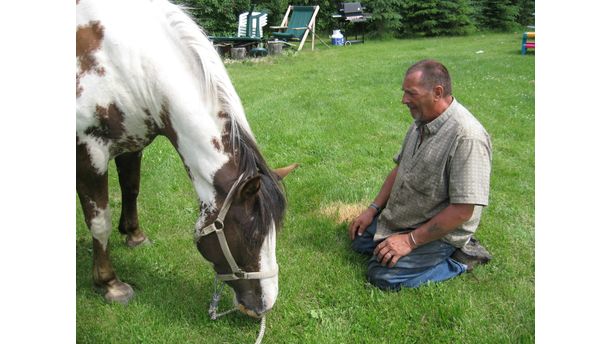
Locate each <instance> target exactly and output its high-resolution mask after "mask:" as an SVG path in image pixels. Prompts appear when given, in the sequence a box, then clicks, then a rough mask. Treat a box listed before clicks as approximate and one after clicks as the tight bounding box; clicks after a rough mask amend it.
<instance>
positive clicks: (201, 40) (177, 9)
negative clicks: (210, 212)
mask: <svg viewBox="0 0 612 344" xmlns="http://www.w3.org/2000/svg"><path fill="white" fill-rule="evenodd" d="M158 3H160V4H162V5H163V7H164V8H163V10H164V13H165V16H166V18H167V20H168V24H169V34H170V35H171V36H173V37H174V38H175V39H177V40H178V42H179V43H182V44H179V46H181V47H184V48H185V51H184V53H185V54H186V55H187V56H190V57H192V58H191V59H188V60H190V61H191V62H192V63H193V66H192V67H193V68H194V70H195V71H196V72H197V73H199V74H200V75H201V78H200V89H201V94H202V96H203V97H204V98H205V99H208V100H212V101H213V104H211V105H212V108H213V109H216V110H217V111H216V112H217V113H219V112H223V113H226V114H228V115H229V118H230V120H231V122H232V123H231V124H232V126H231V127H232V132H231V137H232V141H234V142H235V143H237V142H238V141H239V140H240V136H241V135H242V134H243V133H246V134H248V135H250V136H251V137H252V138H253V140H254V135H253V132H252V131H251V127H250V125H249V123H248V121H247V119H246V115H245V113H244V108H243V107H242V103H241V102H240V98H239V97H238V94H237V93H236V90H235V89H234V85H233V84H232V82H231V80H230V78H229V76H228V74H227V72H226V70H225V66H224V65H223V61H222V60H221V57H219V54H218V53H217V51H216V50H215V48H214V46H213V45H212V43H211V42H210V40H209V39H208V36H207V35H206V33H205V32H204V31H203V30H202V29H201V28H200V27H199V26H198V25H197V24H196V23H195V21H194V19H193V18H192V17H191V15H190V14H189V12H188V11H187V10H186V9H185V8H184V7H183V6H181V5H174V4H171V3H169V2H166V1H163V2H158ZM239 128H241V129H242V130H238V129H239Z"/></svg>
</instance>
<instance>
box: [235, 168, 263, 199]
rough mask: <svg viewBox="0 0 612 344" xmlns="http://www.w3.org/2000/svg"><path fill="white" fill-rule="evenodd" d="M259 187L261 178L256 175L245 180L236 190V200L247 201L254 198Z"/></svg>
mask: <svg viewBox="0 0 612 344" xmlns="http://www.w3.org/2000/svg"><path fill="white" fill-rule="evenodd" d="M260 187H261V176H260V175H259V174H258V175H255V176H253V177H251V178H249V179H247V180H246V181H245V182H244V184H242V186H241V187H240V189H239V190H238V198H239V199H241V200H247V199H249V198H251V197H253V196H255V194H257V192H258V191H259V188H260Z"/></svg>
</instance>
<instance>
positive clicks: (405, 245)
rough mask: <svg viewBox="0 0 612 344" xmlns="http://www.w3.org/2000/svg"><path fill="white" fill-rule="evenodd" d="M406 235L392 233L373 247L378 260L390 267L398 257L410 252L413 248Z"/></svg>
mask: <svg viewBox="0 0 612 344" xmlns="http://www.w3.org/2000/svg"><path fill="white" fill-rule="evenodd" d="M408 235H409V234H394V235H392V236H390V237H388V238H387V239H385V240H383V242H381V243H380V244H378V246H376V248H375V249H374V255H375V256H376V258H377V259H378V262H380V263H381V264H382V265H386V266H387V267H388V268H392V267H393V266H395V264H396V263H397V261H398V260H399V259H400V258H402V257H403V256H407V255H408V254H409V253H410V252H412V250H413V248H412V246H411V245H410V242H409V241H408Z"/></svg>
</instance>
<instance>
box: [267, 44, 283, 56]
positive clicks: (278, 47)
mask: <svg viewBox="0 0 612 344" xmlns="http://www.w3.org/2000/svg"><path fill="white" fill-rule="evenodd" d="M282 51H283V42H268V52H269V53H270V55H278V54H280V53H281V52H282Z"/></svg>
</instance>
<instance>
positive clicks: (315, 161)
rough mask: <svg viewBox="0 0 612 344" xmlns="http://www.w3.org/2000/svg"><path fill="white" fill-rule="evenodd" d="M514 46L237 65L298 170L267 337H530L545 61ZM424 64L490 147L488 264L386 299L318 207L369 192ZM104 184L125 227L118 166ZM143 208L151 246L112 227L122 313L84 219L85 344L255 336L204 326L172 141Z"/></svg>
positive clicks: (252, 330) (266, 129)
mask: <svg viewBox="0 0 612 344" xmlns="http://www.w3.org/2000/svg"><path fill="white" fill-rule="evenodd" d="M520 39H521V37H520V35H519V34H487V35H478V36H469V37H461V38H436V39H418V40H393V41H385V42H376V41H368V42H367V43H366V44H365V45H355V46H352V47H335V48H333V49H327V48H325V47H319V49H318V50H316V51H314V52H311V51H308V50H304V51H302V52H301V53H300V54H298V55H295V56H282V57H277V58H275V59H268V60H267V61H264V62H261V63H253V62H244V63H233V64H229V65H228V66H227V68H228V71H229V74H230V76H231V78H232V80H233V82H234V85H235V87H236V89H237V91H238V93H239V95H240V97H241V98H242V101H243V104H244V107H245V109H246V113H247V116H248V119H249V122H250V124H251V126H252V128H253V131H254V132H255V134H256V137H257V140H258V143H259V146H260V148H261V150H262V152H263V154H264V156H265V157H266V158H267V160H268V162H269V164H270V165H271V166H274V167H279V166H281V165H287V164H289V163H293V162H299V163H300V164H301V165H302V166H301V168H299V169H298V170H296V171H295V172H294V173H292V174H291V175H290V176H288V177H287V178H286V180H285V186H286V190H287V196H288V200H289V208H288V212H287V216H286V220H285V226H284V228H283V229H282V231H281V232H280V233H279V235H278V239H277V240H278V243H277V251H278V252H277V259H278V262H279V265H280V269H281V270H280V277H279V287H280V294H279V297H278V300H277V303H276V306H275V308H274V309H273V310H272V312H271V313H270V314H269V315H268V317H267V323H268V328H267V330H266V335H265V337H264V342H265V343H370V342H372V343H374V342H376V343H378V342H383V343H517V342H521V343H522V342H527V343H529V342H534V337H535V328H534V327H535V301H534V298H535V283H534V280H535V252H534V251H535V250H534V241H535V233H534V165H535V156H534V136H535V125H534V122H535V105H534V103H535V95H534V88H535V63H534V57H533V55H530V56H529V55H528V56H521V55H520V50H519V46H520ZM479 50H482V51H484V53H480V54H477V53H476V52H477V51H479ZM422 58H435V59H438V60H440V61H442V62H443V63H444V64H445V65H446V66H447V67H448V68H449V70H450V72H451V76H452V77H453V87H454V92H453V93H454V95H455V96H456V97H457V99H458V100H459V101H460V102H461V103H462V104H463V105H465V106H466V107H467V108H468V109H470V110H471V111H472V113H474V115H475V116H476V117H477V118H479V120H480V121H481V122H482V124H483V125H484V126H485V127H486V128H487V130H488V131H489V133H490V135H491V137H492V142H493V151H494V154H493V173H492V180H491V194H490V206H489V207H487V208H486V209H485V211H484V214H483V218H482V221H481V225H480V228H479V230H478V233H477V236H478V238H479V239H480V240H481V241H482V243H483V244H484V245H485V246H486V247H487V248H488V249H489V251H490V252H491V253H492V254H493V256H494V258H493V260H492V261H491V262H490V263H489V264H488V265H486V266H482V267H478V268H476V269H475V270H474V272H473V273H470V274H464V275H462V276H459V277H457V278H455V279H453V280H450V281H447V282H444V283H438V284H429V285H426V286H423V287H420V288H418V289H407V290H402V291H400V292H398V293H393V292H382V291H379V290H378V289H375V288H373V287H371V286H370V285H368V284H367V283H366V281H365V277H364V276H365V261H366V258H365V257H362V256H360V255H358V254H355V253H353V252H351V251H350V249H349V239H348V237H347V234H346V232H347V225H346V223H340V224H338V223H337V222H336V221H335V219H334V218H333V217H329V216H325V215H323V214H322V212H321V209H322V208H325V207H328V206H330V205H332V204H343V203H346V204H355V203H363V204H367V202H369V201H370V200H371V199H373V198H374V196H375V195H376V193H377V192H378V190H379V188H380V185H381V183H382V182H383V180H384V178H385V177H386V175H387V173H388V172H389V171H390V169H391V168H392V167H393V162H392V160H391V159H392V157H393V155H394V154H395V153H396V152H397V150H398V149H399V147H400V145H401V142H402V139H403V137H404V135H405V132H406V129H407V127H408V126H409V124H410V123H411V122H412V119H411V117H410V114H409V112H408V110H407V108H406V107H405V106H404V105H402V104H401V102H400V100H401V96H402V92H401V83H402V78H403V73H404V71H405V70H406V68H407V67H408V66H409V65H410V64H412V63H413V62H416V61H417V60H419V59H422ZM109 184H110V186H111V190H110V198H111V201H110V204H111V207H112V210H113V221H114V226H115V227H116V224H117V221H118V217H119V210H120V193H119V187H118V183H117V176H116V170H115V166H114V164H111V168H110V182H109ZM77 206H78V202H77ZM139 206H140V219H141V225H142V227H143V228H144V230H145V231H146V233H147V234H148V235H149V237H150V238H151V239H152V240H153V242H154V244H153V245H151V246H148V247H141V248H138V249H128V248H127V247H125V246H124V245H123V243H122V239H121V237H120V235H119V233H118V231H116V230H115V231H114V232H113V234H112V236H111V239H110V241H111V247H112V253H111V255H112V258H113V263H114V265H115V268H116V271H117V272H118V274H119V276H120V277H121V278H122V279H123V280H125V281H126V282H128V283H131V284H132V285H133V286H134V289H135V291H136V297H135V298H134V300H133V301H132V302H131V303H130V304H129V305H128V306H122V305H116V304H113V305H110V304H106V303H104V301H103V298H102V297H101V296H100V295H99V294H97V293H95V292H94V290H93V288H92V282H91V264H92V262H91V260H92V257H91V256H92V253H91V236H90V235H89V232H88V230H87V228H86V226H85V224H84V221H83V216H82V212H81V210H80V209H78V210H77V219H76V221H77V222H76V224H77V243H76V245H77V248H76V249H77V276H76V282H77V290H76V298H77V317H76V324H77V326H76V334H77V341H78V342H79V343H134V342H143V343H172V342H175V343H251V342H254V340H255V337H256V336H257V331H258V329H259V327H258V322H257V321H254V320H252V319H250V318H248V317H246V316H244V315H241V314H237V313H233V314H232V315H228V316H226V317H224V318H221V319H220V320H217V321H211V320H209V319H208V317H207V314H206V310H207V307H208V302H209V298H210V296H211V293H212V288H213V285H212V283H213V277H214V276H213V275H214V274H213V272H212V269H211V268H210V266H209V265H208V264H207V263H205V262H204V261H203V258H202V257H201V256H200V254H199V253H198V252H197V250H196V249H195V247H194V245H193V242H192V233H193V225H194V223H195V220H196V217H197V206H198V202H197V200H196V195H195V192H194V191H193V189H192V186H191V185H190V182H189V180H188V178H187V175H186V173H185V171H184V169H183V166H182V164H181V162H180V159H179V157H178V155H177V154H176V153H175V152H174V150H173V148H172V147H171V145H170V144H169V143H168V141H167V140H165V139H164V138H158V139H157V140H156V141H155V142H154V143H153V144H152V145H151V146H150V147H149V148H148V149H147V150H145V154H144V160H143V174H142V186H141V196H140V199H139ZM229 295H230V294H229V292H227V291H226V293H225V297H224V299H223V300H222V302H221V310H223V309H227V308H229V307H230V306H231V297H230V296H229Z"/></svg>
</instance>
